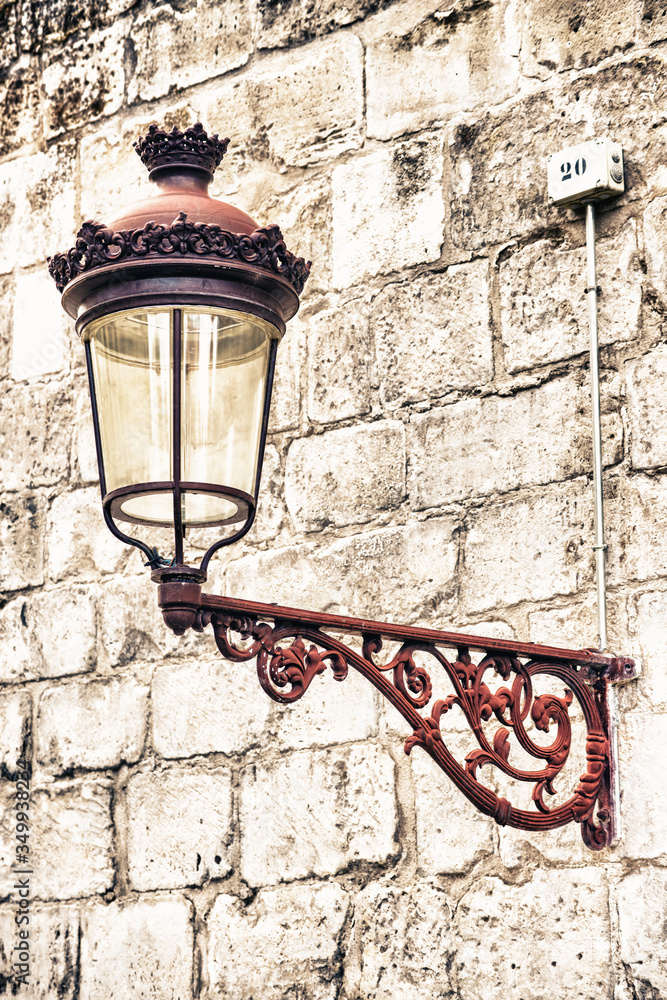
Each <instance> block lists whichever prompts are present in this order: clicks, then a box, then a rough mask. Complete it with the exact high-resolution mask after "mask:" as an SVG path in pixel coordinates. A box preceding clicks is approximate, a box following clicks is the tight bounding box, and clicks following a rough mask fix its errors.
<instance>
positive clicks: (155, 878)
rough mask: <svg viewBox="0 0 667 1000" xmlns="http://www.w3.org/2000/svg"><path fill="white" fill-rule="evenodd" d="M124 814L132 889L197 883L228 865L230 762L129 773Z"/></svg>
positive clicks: (227, 868)
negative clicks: (227, 763) (195, 767)
mask: <svg viewBox="0 0 667 1000" xmlns="http://www.w3.org/2000/svg"><path fill="white" fill-rule="evenodd" d="M127 814H128V828H127V860H128V870H129V875H130V882H131V884H132V888H133V889H137V890H139V891H145V890H148V889H176V888H179V887H180V886H186V885H202V883H203V882H205V881H208V879H212V878H221V877H222V876H224V875H227V874H228V873H229V871H230V870H231V855H230V844H231V842H232V782H231V772H230V770H229V768H226V767H225V768H211V769H210V770H198V771H195V770H191V769H190V770H185V769H183V768H168V769H166V770H164V771H156V772H145V773H139V774H133V775H132V777H131V778H130V780H129V781H128V783H127Z"/></svg>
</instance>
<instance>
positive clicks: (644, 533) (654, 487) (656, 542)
mask: <svg viewBox="0 0 667 1000" xmlns="http://www.w3.org/2000/svg"><path fill="white" fill-rule="evenodd" d="M607 494H608V495H607ZM666 518H667V483H665V482H664V481H663V480H662V479H661V478H659V477H658V478H655V479H654V478H649V477H645V476H639V475H637V476H633V477H632V478H630V479H625V480H623V481H621V482H620V483H615V482H613V481H612V482H610V483H609V487H608V491H605V520H606V528H605V530H606V532H607V534H608V537H609V538H613V544H612V545H611V546H610V547H609V551H608V554H607V566H608V580H609V583H610V584H611V585H612V586H614V585H615V584H617V583H623V584H625V583H627V582H628V581H629V580H648V579H651V578H653V577H658V576H663V575H665V574H666V573H667V535H665V532H664V531H663V525H664V524H665V519H666Z"/></svg>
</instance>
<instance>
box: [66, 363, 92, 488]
mask: <svg viewBox="0 0 667 1000" xmlns="http://www.w3.org/2000/svg"><path fill="white" fill-rule="evenodd" d="M74 410H75V414H74V447H73V449H72V475H71V477H70V482H74V483H76V482H78V483H80V484H81V485H86V486H87V485H89V484H91V483H92V484H94V485H98V483H99V470H98V466H97V452H96V450H95V434H94V431H93V414H92V408H91V403H90V392H89V390H88V383H87V381H86V382H84V381H83V379H81V380H76V381H75V386H74Z"/></svg>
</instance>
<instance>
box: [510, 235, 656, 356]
mask: <svg viewBox="0 0 667 1000" xmlns="http://www.w3.org/2000/svg"><path fill="white" fill-rule="evenodd" d="M636 230H637V226H636V223H635V222H634V220H633V221H631V222H628V223H627V224H626V225H625V226H624V227H623V229H622V230H621V232H620V233H619V234H618V235H616V236H614V237H612V238H610V239H607V240H600V241H598V244H597V247H596V254H597V262H598V275H599V280H600V287H601V288H602V294H601V295H600V296H599V297H598V322H599V328H600V343H601V344H613V343H617V342H618V341H624V340H631V339H632V338H633V337H636V336H637V335H638V332H639V331H638V323H639V316H640V307H641V301H642V281H643V273H642V270H641V266H640V262H639V255H638V253H637V234H636ZM585 277H586V250H585V248H584V247H578V248H577V249H575V250H572V249H562V248H558V247H557V246H555V245H553V244H552V243H550V242H549V240H538V241H537V242H536V243H531V244H529V245H528V246H526V247H523V248H522V249H521V250H519V251H518V252H517V253H514V254H512V256H511V257H509V258H508V259H507V260H505V261H503V262H502V263H501V264H500V323H501V333H502V339H503V347H504V352H505V364H506V365H507V369H508V371H510V372H518V371H522V370H524V369H530V368H533V367H534V366H535V365H540V364H546V363H549V362H553V361H561V360H563V359H564V358H569V357H572V356H574V355H576V354H584V353H585V352H587V351H588V349H589V332H588V312H587V307H586V299H585V296H584V295H583V294H582V289H583V288H584V287H585V284H586V282H585Z"/></svg>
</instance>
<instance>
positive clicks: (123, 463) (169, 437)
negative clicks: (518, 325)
mask: <svg viewBox="0 0 667 1000" xmlns="http://www.w3.org/2000/svg"><path fill="white" fill-rule="evenodd" d="M228 143H229V140H228V139H225V140H219V139H218V137H217V136H212V137H211V136H208V135H207V134H206V132H205V131H204V129H203V128H202V126H201V125H200V124H197V125H195V126H193V127H192V128H189V129H187V130H186V131H185V132H181V131H180V130H178V129H176V128H174V129H173V130H172V131H171V132H170V133H166V132H164V131H163V130H161V129H159V128H158V126H157V125H152V126H151V127H150V129H149V132H148V134H147V135H146V136H145V137H144V138H142V139H140V140H139V141H138V142H136V143H135V144H134V145H135V148H136V150H137V152H138V154H139V155H140V157H141V159H142V161H143V163H144V164H145V165H146V167H147V168H148V170H149V177H150V179H151V180H152V181H153V182H154V183H155V185H156V188H157V191H156V195H155V196H154V197H152V198H149V199H147V200H145V201H140V202H136V203H135V204H133V205H130V206H129V207H128V208H125V209H121V211H120V212H117V213H116V214H115V215H113V216H112V218H111V219H110V220H109V222H108V223H107V224H104V225H100V224H97V223H93V222H86V223H84V225H83V227H82V229H81V230H80V231H79V233H78V238H77V242H76V246H75V247H74V248H73V249H71V250H69V251H68V252H67V253H65V254H57V255H56V256H55V257H53V258H52V259H51V260H50V262H49V270H50V272H51V274H52V276H53V277H54V279H55V281H56V284H57V286H58V289H59V290H60V291H62V293H63V296H62V303H63V307H64V308H65V310H66V311H67V312H68V313H69V315H70V316H72V317H73V318H74V319H75V320H76V327H77V331H78V333H79V334H80V336H81V339H82V341H83V342H84V345H85V349H86V358H87V363H88V376H89V380H90V392H91V397H92V404H93V420H94V427H95V440H96V446H97V458H98V463H99V471H100V486H101V489H102V503H103V507H104V516H105V518H106V521H107V524H108V526H109V528H110V529H111V530H112V531H113V532H114V534H115V535H117V536H118V537H119V538H121V539H122V540H123V541H125V542H128V543H130V544H132V545H136V546H138V547H139V548H141V549H142V550H143V551H144V552H145V553H146V555H147V557H148V562H149V564H150V565H151V566H152V567H153V568H155V569H159V568H160V567H163V566H165V564H167V565H169V567H171V569H172V574H171V575H173V573H174V572H175V571H176V569H177V568H178V567H181V568H182V564H183V542H184V536H185V532H186V531H187V530H188V529H190V528H199V527H214V526H218V527H219V528H221V529H222V530H223V531H225V530H226V534H224V535H223V537H222V538H219V539H217V540H216V541H215V542H214V544H213V545H212V546H211V547H210V548H209V550H208V552H206V554H205V555H204V557H203V559H202V561H201V565H200V567H199V572H198V573H197V574H196V575H197V576H199V577H200V578H201V579H205V578H206V567H207V566H208V563H209V560H210V558H211V556H212V554H213V552H215V550H216V549H217V548H219V547H220V546H222V545H227V544H229V543H230V542H232V541H234V540H236V539H237V538H240V537H241V536H242V535H243V534H245V533H246V532H247V531H248V529H249V528H250V526H251V525H252V522H253V519H254V516H255V510H256V505H257V492H258V489H259V482H260V476H261V471H262V457H263V454H264V441H265V437H266V427H267V421H268V413H269V406H270V402H271V388H272V382H273V371H274V366H275V357H276V348H277V346H278V344H279V342H280V339H281V337H282V335H283V333H284V332H285V323H286V322H287V320H289V319H290V318H291V317H292V316H294V314H295V313H296V311H297V309H298V308H299V294H300V293H301V291H302V290H303V285H304V282H305V281H306V278H307V277H308V272H309V268H310V263H306V262H305V261H304V260H303V258H301V257H295V256H294V254H292V253H290V252H289V251H288V250H287V248H286V247H285V243H284V240H283V237H282V234H281V232H280V230H279V229H278V227H277V226H269V227H268V228H265V229H260V228H259V227H258V225H257V223H255V222H254V221H253V220H252V219H251V218H250V216H248V215H246V214H245V212H242V211H240V210H239V209H237V208H234V207H233V206H231V205H227V204H225V203H224V202H220V201H217V200H216V199H213V198H211V197H210V196H209V194H208V186H209V184H210V182H211V181H212V179H213V172H214V170H215V168H216V166H217V165H218V164H219V163H220V161H221V159H222V157H223V155H224V153H225V151H226V149H227V145H228ZM118 521H120V522H125V523H129V524H134V525H140V526H145V527H147V528H151V527H152V528H155V527H168V528H173V531H174V552H173V558H172V559H165V558H164V557H162V556H159V555H158V553H157V550H156V549H155V548H154V547H152V546H149V545H147V544H146V542H144V541H141V540H139V539H138V538H135V537H130V536H129V535H127V534H126V533H125V532H122V531H121V530H120V529H119V527H118V525H117V523H116V522H118ZM229 529H231V532H230V531H229ZM189 569H190V571H192V570H191V568H189Z"/></svg>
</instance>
